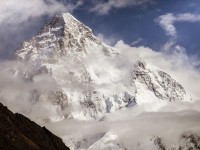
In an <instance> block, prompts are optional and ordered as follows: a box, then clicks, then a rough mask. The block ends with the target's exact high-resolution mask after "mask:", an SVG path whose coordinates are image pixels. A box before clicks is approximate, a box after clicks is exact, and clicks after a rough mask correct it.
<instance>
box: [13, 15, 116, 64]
mask: <svg viewBox="0 0 200 150" xmlns="http://www.w3.org/2000/svg"><path fill="white" fill-rule="evenodd" d="M95 49H99V50H100V51H103V52H104V54H105V55H108V56H109V55H112V54H114V53H116V52H115V50H114V48H112V47H110V46H107V45H106V44H104V43H102V42H101V41H99V40H98V39H97V38H96V37H95V36H94V35H93V33H92V30H91V29H90V28H89V27H87V26H85V25H84V24H83V23H81V22H80V21H78V20H77V19H76V18H74V17H73V16H72V15H71V14H69V13H63V14H60V15H57V16H55V17H54V18H53V19H52V20H51V21H50V22H49V23H48V24H47V25H46V26H45V27H44V28H43V29H42V30H41V32H40V33H39V34H38V35H36V36H34V37H33V38H32V39H31V40H30V41H28V42H24V44H23V47H22V49H20V50H18V51H17V53H16V57H17V58H19V59H20V60H26V61H30V60H31V61H34V60H35V59H41V60H45V61H49V62H54V61H56V60H57V59H58V58H60V57H64V56H67V55H68V56H70V57H73V58H74V59H75V60H80V59H81V58H82V57H84V56H85V55H87V53H90V52H92V51H94V50H95Z"/></svg>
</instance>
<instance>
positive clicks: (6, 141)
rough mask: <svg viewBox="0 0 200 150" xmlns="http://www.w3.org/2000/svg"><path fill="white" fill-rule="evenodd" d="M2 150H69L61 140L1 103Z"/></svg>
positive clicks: (0, 133)
mask: <svg viewBox="0 0 200 150" xmlns="http://www.w3.org/2000/svg"><path fill="white" fill-rule="evenodd" d="M0 149H6V150H13V149H30V150H40V149H48V150H69V148H68V147H67V146H65V144H64V143H63V142H62V140H61V139H60V138H58V137H57V136H55V135H53V134H52V133H51V132H50V131H49V130H47V129H46V128H45V127H43V128H42V127H40V126H39V125H37V124H36V123H34V122H32V121H30V120H29V119H28V118H26V117H24V116H23V115H21V114H13V113H12V112H11V111H9V110H8V109H7V108H6V107H4V106H3V105H2V104H1V103H0Z"/></svg>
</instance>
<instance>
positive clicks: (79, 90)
mask: <svg viewBox="0 0 200 150" xmlns="http://www.w3.org/2000/svg"><path fill="white" fill-rule="evenodd" d="M15 56H16V57H15V58H17V59H18V60H19V61H21V62H23V63H27V64H30V67H29V68H28V69H24V70H23V69H22V70H20V71H18V75H19V76H21V77H22V78H23V79H24V80H27V81H33V79H34V77H35V76H37V75H39V74H50V75H51V76H52V78H53V79H54V80H55V81H56V83H57V84H58V85H57V86H58V90H57V91H52V92H50V93H38V96H37V100H38V101H45V102H48V103H49V109H50V111H51V112H52V114H51V115H49V116H44V117H45V118H46V120H50V121H59V120H62V119H64V118H71V119H72V118H74V119H81V120H88V119H101V118H102V117H103V116H105V114H106V113H111V112H114V111H116V110H118V109H122V108H130V107H133V106H134V105H137V104H138V105H141V104H144V103H148V102H163V101H165V102H167V101H185V100H189V99H190V97H189V96H188V95H187V92H186V91H185V90H184V88H183V87H182V86H181V85H180V84H179V83H177V82H176V81H175V80H174V79H173V78H172V77H171V76H170V75H168V74H167V73H165V72H163V71H161V70H160V69H158V68H156V67H154V66H150V65H148V64H146V63H145V62H143V61H141V60H139V61H135V62H136V63H135V64H132V67H127V68H126V70H124V69H123V70H121V68H120V67H118V65H119V64H117V65H116V64H115V62H116V60H117V59H120V57H119V56H120V50H117V49H115V48H112V47H110V46H108V45H106V44H104V43H102V42H101V41H99V40H98V39H97V38H96V37H95V36H94V35H93V33H92V30H91V29H90V28H88V27H87V26H85V25H84V24H83V23H81V22H79V21H78V20H77V19H75V18H74V17H73V16H72V15H70V14H69V13H66V14H61V15H60V16H56V17H54V18H53V19H52V21H50V22H49V23H48V24H47V25H46V26H45V27H44V29H43V30H42V31H41V32H40V33H39V34H38V35H36V36H34V37H33V38H32V39H31V40H30V41H28V42H24V44H23V47H22V48H21V49H20V50H18V51H17V52H16V55H15ZM36 91H37V90H36Z"/></svg>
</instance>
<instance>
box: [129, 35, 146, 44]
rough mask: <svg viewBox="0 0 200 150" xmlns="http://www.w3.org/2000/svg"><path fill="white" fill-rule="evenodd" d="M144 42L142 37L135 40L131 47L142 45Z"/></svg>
mask: <svg viewBox="0 0 200 150" xmlns="http://www.w3.org/2000/svg"><path fill="white" fill-rule="evenodd" d="M142 42H144V39H143V38H141V37H139V38H138V39H137V40H135V41H133V42H132V43H131V46H135V45H137V44H141V43H142Z"/></svg>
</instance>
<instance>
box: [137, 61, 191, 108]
mask: <svg viewBox="0 0 200 150" xmlns="http://www.w3.org/2000/svg"><path fill="white" fill-rule="evenodd" d="M134 75H135V78H134V79H135V81H134V83H135V86H136V100H137V103H138V104H142V103H147V102H153V101H155V100H156V99H157V100H162V101H185V100H187V101H188V100H190V96H189V95H188V94H187V93H186V91H185V89H184V88H183V86H182V85H181V84H179V83H178V82H177V81H176V80H175V79H173V78H172V77H171V76H170V75H169V74H167V73H165V72H163V71H161V70H160V69H159V68H157V67H155V66H151V65H148V64H146V63H145V62H143V61H138V62H137V63H136V64H135V65H134Z"/></svg>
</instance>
